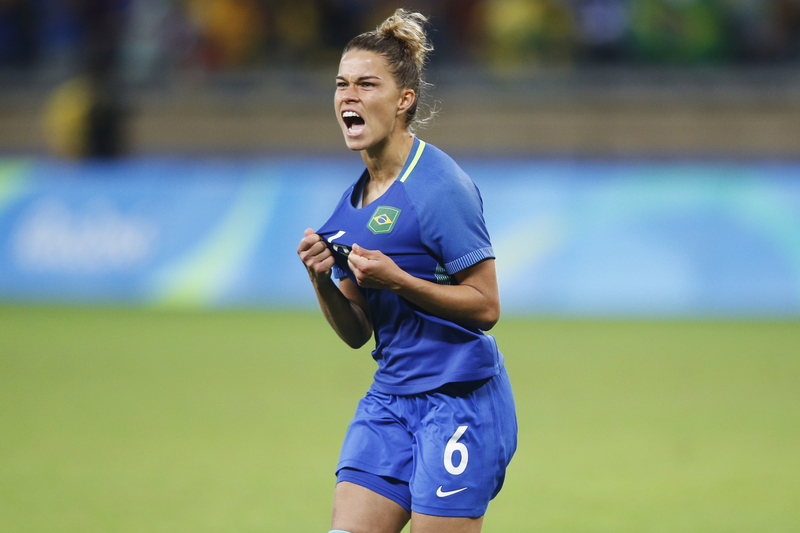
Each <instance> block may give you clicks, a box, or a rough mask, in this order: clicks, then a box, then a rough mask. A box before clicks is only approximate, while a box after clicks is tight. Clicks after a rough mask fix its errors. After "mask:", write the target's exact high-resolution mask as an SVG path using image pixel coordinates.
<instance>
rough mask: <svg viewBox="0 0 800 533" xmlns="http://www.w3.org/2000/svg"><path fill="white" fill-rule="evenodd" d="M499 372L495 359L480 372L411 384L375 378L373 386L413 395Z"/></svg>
mask: <svg viewBox="0 0 800 533" xmlns="http://www.w3.org/2000/svg"><path fill="white" fill-rule="evenodd" d="M499 373H500V368H499V366H498V365H497V362H496V360H495V364H494V365H493V366H491V367H487V368H484V369H483V370H481V371H480V372H469V373H467V372H464V373H461V374H452V375H448V376H439V377H437V378H436V379H431V380H425V381H422V380H420V381H417V382H415V383H412V384H410V385H386V384H385V383H381V382H380V381H378V380H377V379H375V380H374V381H373V382H372V386H371V388H372V390H374V391H377V392H381V393H383V394H392V395H394V396H413V395H414V394H423V393H425V392H430V391H432V390H436V389H438V388H439V387H441V386H443V385H447V384H448V383H456V382H459V381H475V380H479V379H485V378H490V377H493V376H496V375H498V374H499ZM381 475H389V474H381Z"/></svg>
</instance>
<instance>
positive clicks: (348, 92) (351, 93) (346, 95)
mask: <svg viewBox="0 0 800 533" xmlns="http://www.w3.org/2000/svg"><path fill="white" fill-rule="evenodd" d="M342 100H343V101H345V102H355V101H357V100H358V92H357V91H356V87H355V85H348V86H347V87H345V89H344V90H343V91H342Z"/></svg>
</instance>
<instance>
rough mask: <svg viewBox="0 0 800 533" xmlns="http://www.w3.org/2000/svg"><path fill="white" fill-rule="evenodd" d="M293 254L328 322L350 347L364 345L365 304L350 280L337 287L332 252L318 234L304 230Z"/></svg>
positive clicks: (367, 329)
mask: <svg viewBox="0 0 800 533" xmlns="http://www.w3.org/2000/svg"><path fill="white" fill-rule="evenodd" d="M297 255H299V256H300V259H301V260H302V261H303V264H304V265H305V266H306V270H307V271H308V277H309V278H310V279H311V284H312V285H313V286H314V291H315V292H316V293H317V301H318V302H319V307H320V309H321V310H322V314H323V315H324V316H325V319H326V320H327V321H328V324H330V325H331V327H332V328H333V330H334V331H335V332H336V334H337V335H339V338H341V339H342V340H343V341H344V342H345V343H347V345H348V346H350V347H351V348H360V347H362V346H364V344H366V342H367V341H368V340H369V339H370V337H372V321H371V319H370V314H369V305H368V303H367V301H366V299H365V298H364V296H363V295H362V294H361V292H359V290H358V287H356V286H355V284H354V283H353V282H352V281H350V280H349V279H342V280H341V281H340V282H339V286H338V287H337V286H336V283H334V281H333V280H332V279H331V268H332V267H333V265H334V259H333V254H332V253H331V251H330V250H329V249H328V247H327V246H326V245H325V242H324V241H323V240H322V237H320V236H319V235H317V234H316V233H314V230H312V229H310V228H309V229H307V230H306V231H305V237H303V239H302V240H301V241H300V245H299V246H298V247H297Z"/></svg>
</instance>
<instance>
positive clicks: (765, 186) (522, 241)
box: [0, 156, 800, 316]
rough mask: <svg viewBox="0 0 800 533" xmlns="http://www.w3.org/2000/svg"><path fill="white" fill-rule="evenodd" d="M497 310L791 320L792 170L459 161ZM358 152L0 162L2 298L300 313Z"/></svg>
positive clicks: (799, 243)
mask: <svg viewBox="0 0 800 533" xmlns="http://www.w3.org/2000/svg"><path fill="white" fill-rule="evenodd" d="M460 162H461V164H462V166H463V167H464V169H465V170H466V171H467V172H468V173H469V174H470V175H471V176H472V178H473V179H474V180H475V182H476V183H477V184H478V186H479V187H480V189H481V193H482V195H483V199H484V207H485V216H486V220H487V224H488V226H489V231H490V233H491V235H492V241H493V243H494V249H495V252H496V254H497V261H496V265H497V272H498V282H499V284H500V290H501V298H502V303H503V311H504V313H512V314H514V313H515V314H551V315H572V316H577V315H584V316H586V315H591V316H598V315H610V316H701V315H704V316H798V315H800V179H798V176H800V165H798V164H785V165H780V164H766V163H748V164H733V163H730V164H728V163H703V164H698V163H695V164H692V163H661V164H658V163H630V162H628V163H623V162H569V161H535V160H485V159H482V160H478V159H474V160H473V159H465V160H460ZM361 170H362V163H361V161H360V158H358V157H357V156H356V157H348V158H315V159H300V158H294V159H293V158H278V159H269V160H247V161H239V162H234V161H202V160H201V161H196V160H192V161H189V160H166V159H165V160H129V161H123V162H106V163H99V162H98V163H59V162H52V161H39V160H0V300H3V301H28V302H64V303H110V304H128V305H146V306H168V307H192V308H193V307H201V308H208V307H281V308H286V307H291V308H314V307H315V306H316V302H315V299H314V293H313V290H312V289H311V286H310V284H309V282H308V279H307V276H306V274H305V271H304V269H303V266H302V264H301V263H300V261H299V259H298V258H297V255H296V252H295V251H296V248H297V244H298V242H299V240H300V238H301V237H302V235H303V231H304V230H305V228H307V227H319V226H320V225H321V224H322V223H323V222H324V221H325V220H326V219H327V217H328V215H329V213H330V212H331V211H332V209H333V207H334V205H335V204H336V202H337V201H338V199H339V197H340V196H341V194H342V192H343V190H344V189H345V188H346V187H347V186H348V185H349V184H350V183H351V182H352V181H354V180H355V179H356V177H357V176H358V174H359V173H360V172H361Z"/></svg>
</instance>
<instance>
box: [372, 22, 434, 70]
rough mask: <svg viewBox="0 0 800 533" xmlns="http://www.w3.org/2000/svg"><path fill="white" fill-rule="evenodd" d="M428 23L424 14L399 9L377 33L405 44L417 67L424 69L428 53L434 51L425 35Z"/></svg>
mask: <svg viewBox="0 0 800 533" xmlns="http://www.w3.org/2000/svg"><path fill="white" fill-rule="evenodd" d="M427 23H428V17H426V16H425V15H423V14H422V13H416V12H411V11H406V10H405V9H403V8H399V9H397V11H395V12H394V14H393V15H391V16H390V17H389V18H387V19H386V20H385V21H383V23H382V24H381V25H380V26H378V28H377V29H376V32H377V33H378V34H380V35H385V36H387V37H394V38H395V39H397V40H399V41H402V42H403V43H405V45H406V46H408V48H409V50H410V51H411V54H412V56H413V57H414V60H415V62H416V63H417V66H418V67H419V68H422V66H423V65H424V64H425V58H426V56H427V55H428V52H430V51H432V50H433V46H432V45H431V44H430V42H428V36H427V35H426V34H425V24H427Z"/></svg>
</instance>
